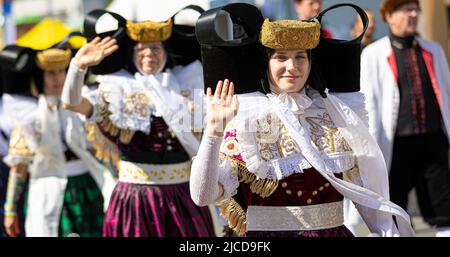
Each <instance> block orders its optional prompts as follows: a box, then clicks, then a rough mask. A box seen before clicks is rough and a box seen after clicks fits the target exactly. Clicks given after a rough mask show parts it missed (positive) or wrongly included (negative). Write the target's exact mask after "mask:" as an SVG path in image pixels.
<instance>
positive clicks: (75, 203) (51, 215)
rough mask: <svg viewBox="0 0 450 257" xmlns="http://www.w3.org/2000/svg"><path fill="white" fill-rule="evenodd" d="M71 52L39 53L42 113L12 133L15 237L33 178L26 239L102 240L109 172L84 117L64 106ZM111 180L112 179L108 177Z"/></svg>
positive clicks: (9, 203) (8, 217) (11, 223)
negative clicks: (90, 141)
mask: <svg viewBox="0 0 450 257" xmlns="http://www.w3.org/2000/svg"><path fill="white" fill-rule="evenodd" d="M71 57H72V50H71V49H69V48H58V47H51V48H49V49H45V50H40V51H36V54H35V66H34V68H33V69H34V70H33V82H34V86H33V87H34V92H37V93H38V94H39V96H38V104H37V108H35V109H34V110H33V111H31V113H28V114H27V115H28V116H29V117H31V118H29V119H27V120H28V121H27V122H24V121H22V122H21V123H20V124H18V125H17V126H16V127H15V128H14V130H13V131H12V134H11V138H10V141H9V151H8V155H7V156H6V157H5V159H4V160H5V162H6V163H7V164H8V165H9V166H10V167H11V172H10V174H11V175H10V178H9V182H8V191H7V199H6V203H5V221H4V222H5V225H7V228H9V231H8V234H9V235H12V236H13V235H15V234H16V233H17V232H18V231H15V230H16V228H17V226H15V223H16V222H17V219H16V218H15V216H16V205H17V200H18V196H19V195H20V194H21V192H22V191H23V188H24V184H25V182H26V180H27V177H28V176H29V189H28V192H27V213H26V221H25V233H26V236H70V235H75V234H76V235H78V236H101V229H102V225H103V214H104V212H103V196H102V191H101V190H100V188H99V186H101V185H102V184H103V182H104V181H105V178H104V176H105V175H104V173H107V171H106V169H105V168H103V167H102V166H100V165H99V164H98V162H97V161H96V159H95V158H94V156H92V155H91V154H90V152H89V150H88V148H87V141H86V133H85V131H84V127H83V123H82V121H81V120H80V118H79V117H78V116H77V115H76V114H74V113H72V112H70V111H67V110H65V109H63V108H62V106H61V101H60V96H61V92H62V88H63V85H64V80H65V77H66V69H67V67H68V65H69V62H70V59H71ZM106 176H107V175H106Z"/></svg>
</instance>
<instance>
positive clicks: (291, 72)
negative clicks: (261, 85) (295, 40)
mask: <svg viewBox="0 0 450 257" xmlns="http://www.w3.org/2000/svg"><path fill="white" fill-rule="evenodd" d="M309 66H310V65H309V58H308V53H307V52H306V51H305V50H276V51H275V52H274V53H273V54H272V56H271V57H270V59H269V76H270V77H269V79H270V82H271V84H272V85H271V90H272V91H273V92H274V93H278V94H279V93H296V92H299V91H301V90H302V89H303V87H304V86H305V83H306V80H307V79H308V76H309V70H310V67H309Z"/></svg>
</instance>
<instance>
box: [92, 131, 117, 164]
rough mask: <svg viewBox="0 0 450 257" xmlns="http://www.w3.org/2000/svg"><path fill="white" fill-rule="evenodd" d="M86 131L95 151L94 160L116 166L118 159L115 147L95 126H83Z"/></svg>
mask: <svg viewBox="0 0 450 257" xmlns="http://www.w3.org/2000/svg"><path fill="white" fill-rule="evenodd" d="M85 127H86V129H87V131H88V133H87V134H88V137H87V138H88V140H89V141H91V142H92V143H93V146H94V149H95V158H97V159H99V160H102V161H104V162H105V163H110V162H111V159H112V161H113V163H114V164H118V162H119V160H120V157H119V151H118V149H117V146H116V145H115V144H114V143H112V142H111V141H110V140H109V139H108V138H107V137H105V136H104V135H103V134H102V132H101V131H100V129H99V128H98V126H97V124H95V123H91V124H89V125H86V126H85Z"/></svg>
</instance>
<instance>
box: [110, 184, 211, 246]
mask: <svg viewBox="0 0 450 257" xmlns="http://www.w3.org/2000/svg"><path fill="white" fill-rule="evenodd" d="M103 236H105V237H209V236H215V235H214V227H213V222H212V219H211V215H210V212H209V209H208V207H199V206H197V205H195V203H194V202H193V201H192V199H191V196H190V191H189V182H187V183H182V184H175V185H159V186H153V185H140V184H131V183H123V182H119V183H118V184H117V185H116V187H115V189H114V192H113V193H112V195H111V200H110V203H109V206H108V210H107V211H106V214H105V218H104V224H103Z"/></svg>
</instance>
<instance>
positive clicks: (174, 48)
mask: <svg viewBox="0 0 450 257" xmlns="http://www.w3.org/2000/svg"><path fill="white" fill-rule="evenodd" d="M188 9H190V10H194V11H197V12H198V13H200V14H202V13H203V12H205V10H203V9H202V8H201V7H200V6H197V5H188V6H186V7H184V8H183V9H181V10H180V11H178V12H176V13H175V14H174V15H173V16H172V20H173V21H174V23H173V27H172V35H171V36H170V38H169V39H168V40H167V41H165V42H164V45H165V47H166V49H167V52H168V54H169V56H170V57H171V59H172V60H173V61H174V63H175V64H177V65H187V64H189V63H191V62H193V61H195V60H201V52H200V45H199V43H198V41H197V38H196V37H195V26H191V25H185V24H177V23H175V17H176V16H177V15H178V14H179V13H180V12H181V11H184V10H188Z"/></svg>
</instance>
